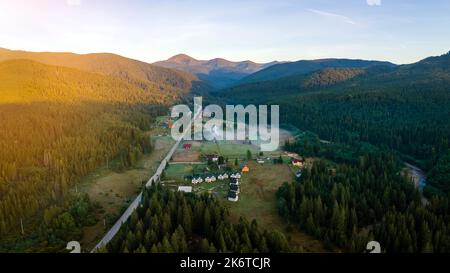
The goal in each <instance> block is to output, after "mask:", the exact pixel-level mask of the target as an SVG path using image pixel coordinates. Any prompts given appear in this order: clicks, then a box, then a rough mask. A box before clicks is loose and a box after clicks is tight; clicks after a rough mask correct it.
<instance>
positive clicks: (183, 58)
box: [167, 53, 197, 64]
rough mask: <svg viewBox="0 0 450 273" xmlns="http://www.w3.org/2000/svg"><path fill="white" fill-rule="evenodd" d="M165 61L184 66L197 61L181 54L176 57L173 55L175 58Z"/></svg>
mask: <svg viewBox="0 0 450 273" xmlns="http://www.w3.org/2000/svg"><path fill="white" fill-rule="evenodd" d="M167 61H170V62H174V63H184V64H188V63H190V62H195V61H197V60H196V59H194V58H192V57H191V56H189V55H186V54H183V53H182V54H177V55H175V56H173V57H171V58H169V59H168V60H167Z"/></svg>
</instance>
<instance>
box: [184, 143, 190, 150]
mask: <svg viewBox="0 0 450 273" xmlns="http://www.w3.org/2000/svg"><path fill="white" fill-rule="evenodd" d="M191 148H192V144H190V143H185V144H183V149H185V150H190V149H191Z"/></svg>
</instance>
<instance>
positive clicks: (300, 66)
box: [239, 59, 395, 84]
mask: <svg viewBox="0 0 450 273" xmlns="http://www.w3.org/2000/svg"><path fill="white" fill-rule="evenodd" d="M373 66H387V67H394V66H395V65H394V64H392V63H389V62H380V61H366V60H350V59H319V60H302V61H297V62H289V63H282V64H276V65H273V66H270V67H268V68H266V69H263V70H261V71H259V72H256V73H254V74H252V75H250V76H248V77H246V78H244V79H242V80H241V81H240V82H239V83H240V84H245V83H253V82H261V81H271V80H276V79H280V78H285V77H289V76H294V75H301V74H308V73H311V72H315V71H318V70H321V69H325V68H368V67H373Z"/></svg>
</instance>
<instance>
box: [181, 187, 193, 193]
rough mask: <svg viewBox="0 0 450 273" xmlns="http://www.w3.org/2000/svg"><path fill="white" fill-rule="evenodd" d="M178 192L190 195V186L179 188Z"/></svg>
mask: <svg viewBox="0 0 450 273" xmlns="http://www.w3.org/2000/svg"><path fill="white" fill-rule="evenodd" d="M178 191H181V192H187V193H190V192H192V187H191V186H180V187H178Z"/></svg>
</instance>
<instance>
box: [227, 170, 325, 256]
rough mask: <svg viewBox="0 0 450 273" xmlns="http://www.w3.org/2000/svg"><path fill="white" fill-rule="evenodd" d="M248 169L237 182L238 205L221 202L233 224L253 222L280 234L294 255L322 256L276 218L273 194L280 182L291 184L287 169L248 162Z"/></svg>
mask: <svg viewBox="0 0 450 273" xmlns="http://www.w3.org/2000/svg"><path fill="white" fill-rule="evenodd" d="M249 167H250V172H249V173H248V174H244V175H243V177H242V179H241V193H240V195H239V201H238V202H236V203H232V202H228V201H226V200H224V202H225V204H226V206H228V207H229V209H230V212H231V215H232V217H233V219H234V220H235V221H237V220H238V219H239V217H240V216H244V217H246V218H247V219H249V220H252V219H256V220H257V221H258V223H259V224H260V226H262V227H264V228H266V229H269V230H270V229H278V230H280V231H283V232H284V233H285V234H286V235H287V236H288V238H289V239H290V243H291V245H292V246H293V247H294V248H296V249H297V251H305V252H324V251H325V249H324V248H323V245H322V243H321V242H320V241H318V240H315V239H314V238H312V237H310V236H308V235H306V234H304V233H302V232H300V231H287V224H286V223H285V222H284V220H283V219H282V218H281V217H280V216H279V215H278V211H277V204H276V196H275V193H276V191H277V189H278V188H279V187H280V186H281V185H282V184H283V183H284V182H292V181H293V179H294V176H293V172H292V171H291V169H290V168H289V166H287V165H286V164H283V165H274V164H267V163H266V164H264V165H259V164H257V163H254V162H251V163H250V164H249Z"/></svg>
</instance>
